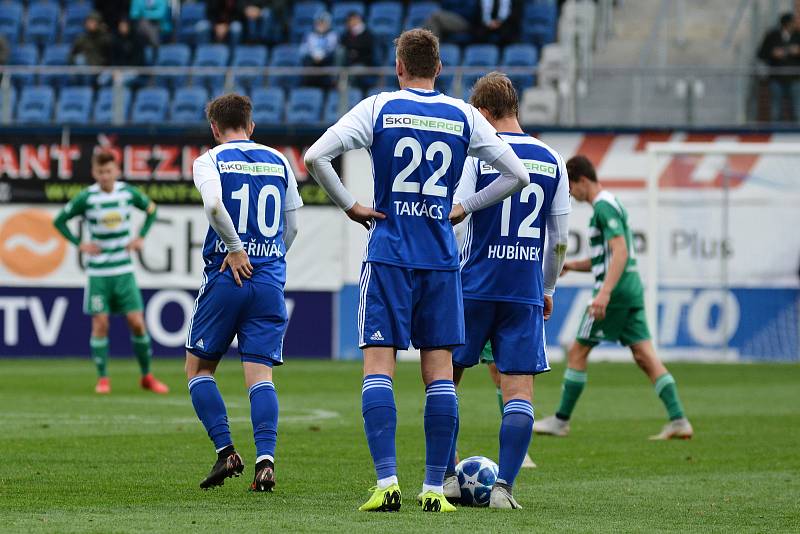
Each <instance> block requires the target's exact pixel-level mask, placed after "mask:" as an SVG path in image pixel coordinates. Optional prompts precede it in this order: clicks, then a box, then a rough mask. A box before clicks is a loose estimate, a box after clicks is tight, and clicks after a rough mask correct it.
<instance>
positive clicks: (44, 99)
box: [17, 85, 55, 124]
mask: <svg viewBox="0 0 800 534" xmlns="http://www.w3.org/2000/svg"><path fill="white" fill-rule="evenodd" d="M54 102H55V91H53V88H52V87H48V86H45V85H33V86H28V87H25V88H24V89H23V90H22V94H21V95H20V98H19V103H18V104H17V122H20V123H22V124H26V123H27V124H30V123H38V124H41V123H46V122H50V120H51V119H52V117H53V105H54Z"/></svg>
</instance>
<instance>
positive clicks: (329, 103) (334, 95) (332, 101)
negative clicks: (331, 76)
mask: <svg viewBox="0 0 800 534" xmlns="http://www.w3.org/2000/svg"><path fill="white" fill-rule="evenodd" d="M363 98H364V95H363V93H362V92H361V90H360V89H356V88H355V87H351V88H350V89H348V90H347V107H346V108H345V112H347V111H350V110H351V109H353V107H354V106H355V105H356V104H358V103H359V102H361V100H362V99H363ZM339 117H341V114H340V113H339V91H337V90H336V89H331V90H330V91H328V96H326V97H325V112H324V116H323V121H324V122H325V124H333V123H334V122H336V121H338V120H339Z"/></svg>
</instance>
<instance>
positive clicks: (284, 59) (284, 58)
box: [269, 44, 300, 87]
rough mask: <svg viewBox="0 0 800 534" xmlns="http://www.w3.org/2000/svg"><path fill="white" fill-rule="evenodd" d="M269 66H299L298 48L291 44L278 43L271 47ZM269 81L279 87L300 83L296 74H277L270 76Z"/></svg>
mask: <svg viewBox="0 0 800 534" xmlns="http://www.w3.org/2000/svg"><path fill="white" fill-rule="evenodd" d="M269 66H270V67H299V66H300V49H299V47H298V46H297V45H293V44H280V45H277V46H275V47H274V48H273V49H272V57H271V58H270V62H269ZM270 83H271V84H274V85H278V86H280V87H292V86H296V85H298V84H299V83H300V76H298V75H296V74H277V75H271V76H270Z"/></svg>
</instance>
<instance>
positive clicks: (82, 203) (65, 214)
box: [53, 191, 100, 254]
mask: <svg viewBox="0 0 800 534" xmlns="http://www.w3.org/2000/svg"><path fill="white" fill-rule="evenodd" d="M88 198H89V193H88V192H87V191H81V192H80V193H78V194H77V195H75V197H74V198H73V199H72V200H70V201H69V202H67V204H66V205H65V206H64V207H63V208H62V209H61V211H59V212H58V214H56V216H55V218H54V219H53V226H55V227H56V230H58V233H60V234H61V235H62V236H64V239H66V240H67V241H69V242H70V243H72V244H73V245H75V246H76V247H78V250H80V251H81V252H85V253H87V254H100V247H99V246H98V245H97V243H91V242H89V243H81V240H80V238H79V237H78V236H76V235H75V234H73V233H72V230H70V229H69V226H67V221H69V220H70V219H72V218H73V217H77V216H79V215H83V214H84V213H86V201H87V199H88Z"/></svg>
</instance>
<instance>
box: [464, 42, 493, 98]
mask: <svg viewBox="0 0 800 534" xmlns="http://www.w3.org/2000/svg"><path fill="white" fill-rule="evenodd" d="M499 62H500V50H499V49H498V48H497V47H496V46H495V45H491V44H477V45H469V46H467V47H466V48H464V61H463V63H462V65H463V66H465V67H490V68H494V67H495V66H497V64H498V63H499ZM488 70H490V69H486V71H488ZM484 74H485V72H484ZM480 77H481V74H465V75H464V77H463V79H462V82H461V83H462V87H463V89H464V91H465V92H466V91H468V90H469V88H470V87H472V86H473V85H474V84H475V82H476V81H477V79H478V78H480Z"/></svg>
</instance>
